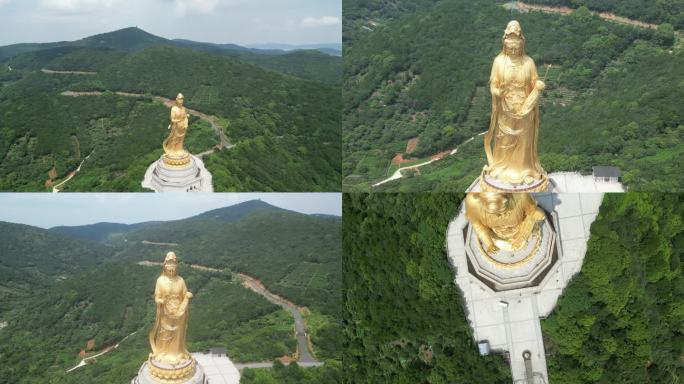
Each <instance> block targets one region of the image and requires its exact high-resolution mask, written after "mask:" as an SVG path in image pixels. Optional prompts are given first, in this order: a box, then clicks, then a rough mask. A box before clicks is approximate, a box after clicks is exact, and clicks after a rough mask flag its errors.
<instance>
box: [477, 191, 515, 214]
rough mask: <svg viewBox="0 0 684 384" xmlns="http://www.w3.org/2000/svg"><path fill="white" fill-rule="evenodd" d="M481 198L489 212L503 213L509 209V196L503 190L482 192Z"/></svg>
mask: <svg viewBox="0 0 684 384" xmlns="http://www.w3.org/2000/svg"><path fill="white" fill-rule="evenodd" d="M480 200H481V201H482V206H483V207H484V209H485V210H486V211H487V213H489V214H492V215H501V214H503V213H504V212H506V210H507V209H508V201H509V196H508V194H507V193H501V192H481V193H480Z"/></svg>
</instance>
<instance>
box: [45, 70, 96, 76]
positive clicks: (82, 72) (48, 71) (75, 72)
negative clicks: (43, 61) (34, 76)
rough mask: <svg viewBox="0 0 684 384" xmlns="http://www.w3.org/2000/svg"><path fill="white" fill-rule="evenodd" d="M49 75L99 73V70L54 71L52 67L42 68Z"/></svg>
mask: <svg viewBox="0 0 684 384" xmlns="http://www.w3.org/2000/svg"><path fill="white" fill-rule="evenodd" d="M40 71H41V72H43V73H46V74H48V75H90V76H92V75H97V72H86V71H54V70H52V69H47V68H43V69H41V70H40Z"/></svg>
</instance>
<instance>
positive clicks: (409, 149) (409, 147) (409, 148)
mask: <svg viewBox="0 0 684 384" xmlns="http://www.w3.org/2000/svg"><path fill="white" fill-rule="evenodd" d="M418 140H419V139H418V138H417V137H414V138H412V139H409V141H408V142H407V143H406V153H413V151H415V150H416V147H417V146H418Z"/></svg>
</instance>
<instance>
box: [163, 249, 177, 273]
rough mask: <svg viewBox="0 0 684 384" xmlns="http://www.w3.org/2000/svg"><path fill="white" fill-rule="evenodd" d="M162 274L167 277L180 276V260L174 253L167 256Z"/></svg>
mask: <svg viewBox="0 0 684 384" xmlns="http://www.w3.org/2000/svg"><path fill="white" fill-rule="evenodd" d="M162 272H163V273H164V274H165V275H167V276H176V275H177V274H178V260H177V259H176V254H175V253H174V252H169V253H167V254H166V258H165V259H164V266H163V270H162Z"/></svg>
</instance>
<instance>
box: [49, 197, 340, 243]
mask: <svg viewBox="0 0 684 384" xmlns="http://www.w3.org/2000/svg"><path fill="white" fill-rule="evenodd" d="M263 211H273V212H276V211H282V212H291V213H296V212H293V211H288V210H286V209H282V208H278V207H276V206H274V205H271V204H268V203H266V202H263V201H261V200H249V201H245V202H244V203H239V204H235V205H231V206H229V207H224V208H218V209H213V210H211V211H207V212H203V213H200V214H199V215H196V216H192V217H189V218H186V219H183V220H181V221H185V220H191V219H213V220H218V221H222V222H230V221H237V220H240V219H241V218H243V217H245V216H247V215H250V214H252V213H255V212H263ZM312 216H317V217H320V216H328V215H320V216H319V215H318V214H315V215H312ZM331 217H336V216H331ZM163 223H164V222H161V221H146V222H142V223H135V224H121V223H107V222H102V223H95V224H86V225H74V226H57V227H52V228H50V231H53V232H58V233H61V234H64V235H68V236H71V237H76V238H79V239H82V240H90V241H95V242H101V241H105V240H107V238H108V237H109V236H111V235H113V234H123V233H126V232H130V231H135V230H138V229H141V228H144V227H149V226H154V225H163Z"/></svg>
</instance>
